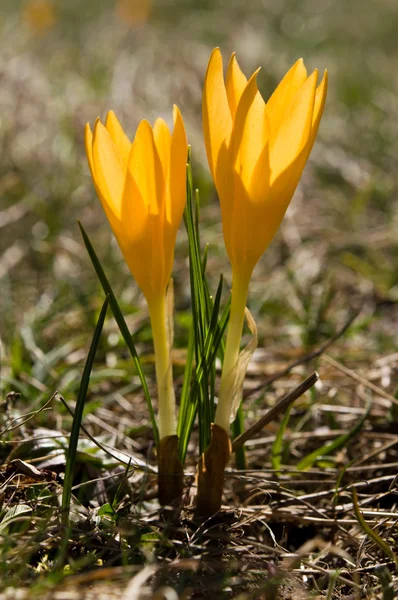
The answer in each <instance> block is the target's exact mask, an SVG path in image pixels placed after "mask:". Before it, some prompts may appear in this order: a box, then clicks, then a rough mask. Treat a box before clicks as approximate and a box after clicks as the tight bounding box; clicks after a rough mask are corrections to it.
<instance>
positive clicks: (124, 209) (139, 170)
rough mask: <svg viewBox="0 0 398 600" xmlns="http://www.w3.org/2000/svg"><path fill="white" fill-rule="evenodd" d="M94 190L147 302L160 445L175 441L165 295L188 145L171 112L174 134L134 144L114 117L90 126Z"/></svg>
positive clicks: (146, 127)
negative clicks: (172, 439)
mask: <svg viewBox="0 0 398 600" xmlns="http://www.w3.org/2000/svg"><path fill="white" fill-rule="evenodd" d="M85 144H86V153H87V158H88V162H89V166H90V170H91V175H92V178H93V181H94V185H95V188H96V191H97V194H98V197H99V199H100V200H101V203H102V206H103V209H104V211H105V213H106V216H107V217H108V220H109V223H110V225H111V227H112V230H113V232H114V234H115V236H116V239H117V241H118V244H119V246H120V249H121V251H122V253H123V255H124V258H125V260H126V262H127V264H128V266H129V268H130V271H131V273H132V274H133V276H134V278H135V280H136V282H137V284H138V285H139V287H140V288H141V290H142V292H143V293H144V295H145V297H146V300H147V302H148V307H149V314H150V319H151V326H152V334H153V340H154V346H155V363H156V378H157V383H158V395H159V409H158V413H159V437H160V440H162V439H163V438H165V437H167V436H174V435H176V418H175V398H174V390H173V381H172V365H171V358H170V347H169V346H170V343H169V336H168V331H167V310H166V298H165V292H166V288H167V285H168V284H169V281H170V277H171V271H172V266H173V260H174V246H175V241H176V235H177V230H178V228H179V225H180V222H181V218H182V215H183V211H184V207H185V202H186V185H185V180H186V161H187V150H188V146H187V139H186V134H185V127H184V122H183V119H182V117H181V114H180V111H179V110H178V108H177V107H176V106H174V129H173V132H172V133H170V130H169V128H168V126H167V124H166V123H165V121H164V120H163V119H157V120H156V122H155V125H154V127H153V128H152V127H151V125H150V124H149V123H148V121H145V120H144V121H141V123H140V124H139V126H138V129H137V132H136V135H135V138H134V141H133V143H131V142H130V140H129V139H128V137H127V136H126V134H125V132H124V131H123V129H122V127H121V125H120V123H119V121H118V119H117V118H116V115H115V114H114V112H112V111H111V112H109V113H108V116H107V118H106V121H105V125H104V124H103V123H102V122H101V121H100V120H99V119H98V120H97V122H96V124H95V127H94V131H93V132H92V131H91V129H90V126H89V125H88V124H87V125H86V130H85Z"/></svg>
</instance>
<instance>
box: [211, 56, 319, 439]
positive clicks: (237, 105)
mask: <svg viewBox="0 0 398 600" xmlns="http://www.w3.org/2000/svg"><path fill="white" fill-rule="evenodd" d="M257 74H258V71H255V72H254V73H253V75H252V76H251V77H250V78H249V80H247V79H246V77H245V75H244V74H243V73H242V71H241V69H240V68H239V65H238V62H237V60H236V58H235V54H232V56H231V59H230V61H229V65H228V68H227V74H226V79H225V81H224V76H223V63H222V57H221V53H220V50H219V49H218V48H216V49H215V50H214V51H213V52H212V55H211V57H210V61H209V65H208V68H207V73H206V77H205V83H204V91H203V106H202V108H203V129H204V138H205V144H206V151H207V157H208V162H209V166H210V169H211V173H212V176H213V179H214V183H215V186H216V188H217V192H218V196H219V199H220V205H221V213H222V222H223V233H224V240H225V246H226V249H227V253H228V256H229V258H230V261H231V265H232V304H231V313H230V322H229V326H228V334H227V342H226V351H225V359H224V365H223V372H222V378H221V388H220V394H219V403H218V407H217V412H216V417H215V424H216V425H219V426H221V427H223V428H224V429H226V430H227V431H228V430H229V419H230V413H231V386H232V385H233V379H234V377H233V375H234V369H235V368H236V364H237V360H238V354H239V346H240V339H241V335H242V327H243V320H244V311H245V304H246V299H247V292H248V286H249V281H250V277H251V274H252V271H253V269H254V267H255V265H256V264H257V262H258V260H259V259H260V257H261V255H262V254H263V252H264V251H265V249H266V248H267V246H268V245H269V243H270V242H271V240H272V238H273V237H274V235H275V233H276V231H277V229H278V227H279V225H280V223H281V221H282V219H283V216H284V214H285V212H286V209H287V207H288V206H289V202H290V200H291V198H292V196H293V193H294V191H295V189H296V187H297V184H298V182H299V179H300V177H301V174H302V171H303V169H304V166H305V164H306V161H307V159H308V156H309V153H310V151H311V148H312V146H313V143H314V140H315V137H316V134H317V131H318V127H319V123H320V120H321V117H322V112H323V108H324V105H325V99H326V92H327V72H326V71H325V75H324V77H323V79H322V81H321V83H320V84H319V85H317V79H318V71H317V70H315V71H314V72H313V73H312V74H311V75H309V76H308V75H307V71H306V68H305V66H304V63H303V61H302V59H300V60H298V61H297V62H296V64H295V65H293V67H292V68H291V69H290V71H289V72H288V73H287V74H286V75H285V77H284V78H283V79H282V81H281V82H280V84H279V85H278V87H277V88H276V90H275V91H274V93H273V94H272V96H271V97H270V99H269V100H268V102H267V103H265V102H264V100H263V98H262V96H261V94H260V92H259V91H258V88H257V81H256V79H257Z"/></svg>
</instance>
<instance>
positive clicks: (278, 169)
mask: <svg viewBox="0 0 398 600" xmlns="http://www.w3.org/2000/svg"><path fill="white" fill-rule="evenodd" d="M317 78H318V72H317V70H315V71H314V72H313V73H312V75H310V76H309V77H308V79H307V80H306V81H305V83H304V84H303V85H302V86H301V88H300V90H299V92H298V93H297V94H296V96H295V98H294V100H293V102H292V103H291V105H290V107H289V110H288V112H287V114H286V115H285V117H284V120H283V122H282V123H281V125H280V127H279V130H278V134H277V136H276V138H273V137H271V140H270V144H271V147H270V163H271V182H270V183H271V185H272V183H273V182H274V181H275V180H276V179H277V178H278V177H279V175H281V173H283V171H284V170H285V169H286V168H287V167H288V166H289V165H290V163H292V162H293V161H294V160H295V158H296V157H297V156H298V155H299V154H300V152H301V151H302V150H303V148H304V147H305V145H306V144H307V142H308V139H309V136H310V134H311V128H312V117H313V112H314V101H315V92H316V83H317ZM271 129H272V125H271Z"/></svg>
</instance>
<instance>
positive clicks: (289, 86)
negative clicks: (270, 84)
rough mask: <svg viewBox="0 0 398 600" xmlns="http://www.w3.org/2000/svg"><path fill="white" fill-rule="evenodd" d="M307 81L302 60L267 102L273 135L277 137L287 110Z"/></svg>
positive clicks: (287, 74) (290, 71)
mask: <svg viewBox="0 0 398 600" xmlns="http://www.w3.org/2000/svg"><path fill="white" fill-rule="evenodd" d="M306 79H307V69H306V68H305V66H304V62H303V59H302V58H300V59H299V60H298V61H297V62H296V63H295V64H294V65H293V66H292V68H291V69H290V70H289V71H288V72H287V73H286V75H285V76H284V78H283V79H282V81H281V82H280V84H279V85H278V87H277V88H276V90H275V91H274V93H273V94H272V96H271V97H270V99H269V100H268V102H267V113H268V118H269V121H270V125H271V135H272V136H275V135H276V134H277V132H278V129H279V127H280V125H281V123H282V122H283V120H284V119H285V116H286V113H287V110H288V108H289V106H290V104H291V103H292V101H293V99H294V97H295V95H296V94H297V92H298V91H299V89H300V88H301V86H302V85H303V83H304V82H305V80H306Z"/></svg>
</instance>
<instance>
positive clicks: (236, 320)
mask: <svg viewBox="0 0 398 600" xmlns="http://www.w3.org/2000/svg"><path fill="white" fill-rule="evenodd" d="M250 277H251V273H249V274H248V273H244V274H241V273H238V272H233V273H232V297H231V311H230V314H229V322H228V332H227V341H226V345H225V354H224V363H223V368H222V373H221V383H220V392H219V396H218V405H217V410H216V416H215V419H214V423H215V424H216V425H219V426H220V427H222V428H223V429H225V431H226V432H227V433H228V434H229V429H230V417H231V409H232V400H233V394H232V390H233V384H234V380H235V369H236V364H237V361H238V357H239V350H240V342H241V338H242V330H243V322H244V320H245V308H246V300H247V294H248V290H249V282H250Z"/></svg>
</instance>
